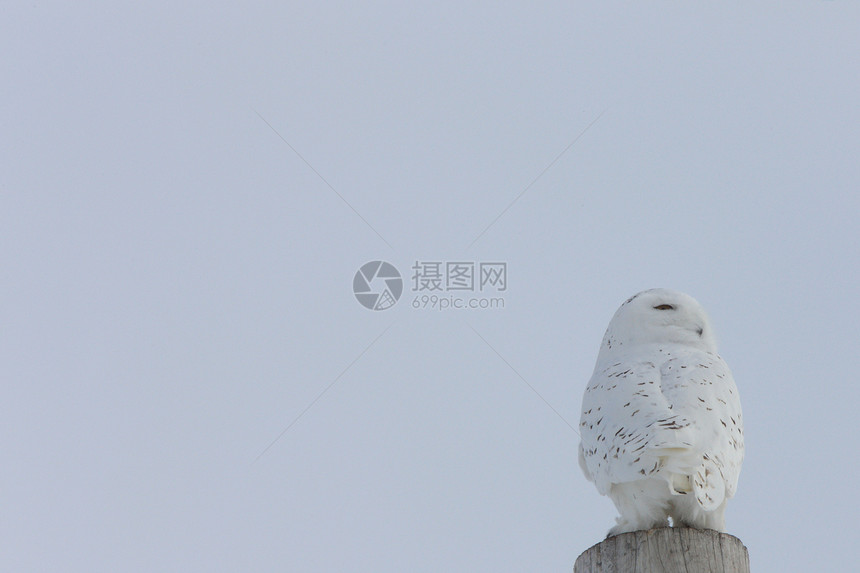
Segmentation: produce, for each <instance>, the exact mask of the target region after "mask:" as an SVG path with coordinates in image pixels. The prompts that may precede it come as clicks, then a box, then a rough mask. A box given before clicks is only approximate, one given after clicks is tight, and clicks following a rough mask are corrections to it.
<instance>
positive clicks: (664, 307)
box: [654, 304, 675, 310]
mask: <svg viewBox="0 0 860 573" xmlns="http://www.w3.org/2000/svg"><path fill="white" fill-rule="evenodd" d="M654 308H655V309H657V310H675V307H674V306H672V305H671V304H658V305H657V306H655V307H654Z"/></svg>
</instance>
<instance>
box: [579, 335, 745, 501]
mask: <svg viewBox="0 0 860 573" xmlns="http://www.w3.org/2000/svg"><path fill="white" fill-rule="evenodd" d="M648 358H650V359H649V360H643V359H636V357H635V356H627V357H625V359H624V360H621V361H619V362H616V363H612V364H608V365H599V366H598V368H597V369H595V372H594V375H593V376H592V378H591V381H590V382H589V384H588V388H587V389H586V391H585V396H584V398H583V412H582V418H581V421H580V433H581V437H582V442H581V443H580V452H579V456H580V465H581V466H582V468H583V471H584V473H585V475H586V477H588V478H589V479H590V480H592V481H594V482H595V485H596V486H597V489H598V491H599V492H600V493H603V494H605V493H607V492H608V491H609V488H610V487H611V485H612V484H613V483H625V482H631V481H637V480H640V479H643V478H645V477H650V476H662V477H664V478H665V479H666V480H667V482H668V486H669V488H670V491H673V492H675V493H679V494H680V493H687V492H688V491H690V490H695V491H696V495H697V498H699V497H700V498H701V499H700V503H702V505H703V506H705V507H707V506H711V505H713V507H716V506H717V505H719V503H721V502H722V499H723V495H728V496H731V495H732V494H733V493H734V488H735V485H736V484H737V476H738V473H739V471H740V462H741V461H742V460H743V441H742V440H743V436H742V431H739V432H738V431H735V432H726V431H725V430H727V429H729V427H730V426H731V425H732V424H734V425H735V427H736V428H737V429H740V424H741V420H740V402H739V401H738V400H737V390H736V389H735V388H734V382H733V381H732V379H731V373H730V372H729V371H728V367H726V366H725V363H724V362H723V361H722V360H721V359H720V358H719V357H718V356H716V355H713V354H709V353H705V352H701V351H687V350H682V351H681V352H678V353H673V352H669V351H661V352H659V353H658V358H657V359H656V360H655V359H654V358H655V357H654V355H653V353H649V354H648ZM723 402H725V404H723ZM724 418H728V419H724ZM732 419H734V420H735V422H732ZM722 422H726V426H725V427H723V424H722ZM717 425H719V428H718V427H717ZM721 428H722V431H721V430H720V429H721ZM733 440H734V443H733ZM738 443H739V444H740V450H739V452H740V453H739V455H738V448H737V447H736V446H737V444H738ZM723 486H724V487H723Z"/></svg>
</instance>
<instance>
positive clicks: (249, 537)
mask: <svg viewBox="0 0 860 573" xmlns="http://www.w3.org/2000/svg"><path fill="white" fill-rule="evenodd" d="M3 12H4V17H3V18H2V20H0V66H2V68H0V72H2V77H3V81H2V84H0V85H2V92H0V94H2V95H0V97H2V102H3V105H2V107H0V260H2V265H3V272H2V280H0V365H2V366H0V376H2V379H3V388H4V390H5V392H4V395H3V399H2V400H0V424H2V428H3V431H2V434H3V439H2V440H0V448H2V449H0V459H2V460H3V471H2V472H0V508H2V517H0V569H2V570H8V571H88V572H90V571H105V572H107V571H283V570H291V571H380V572H381V571H391V572H396V571H440V570H448V571H570V570H571V568H572V566H573V563H574V560H575V559H576V557H577V555H579V553H581V552H582V551H583V550H585V549H586V548H588V547H589V546H590V545H592V544H594V543H596V542H598V541H600V540H601V539H602V538H603V536H604V534H605V532H606V530H607V529H608V528H609V527H610V526H611V525H612V524H613V517H614V515H615V512H614V508H613V507H612V505H611V503H610V501H609V500H608V499H606V498H601V497H600V496H599V495H598V494H597V492H596V489H595V488H594V486H593V485H592V484H591V483H589V482H587V481H586V480H585V478H584V477H583V476H582V473H581V471H580V469H579V467H578V466H577V460H576V447H577V444H578V440H579V438H578V436H577V435H576V434H575V433H574V431H573V430H572V429H571V428H570V427H568V425H567V424H566V422H565V420H566V421H567V422H569V423H570V424H571V425H573V426H574V427H575V426H576V423H577V421H578V419H579V406H580V401H581V397H582V391H583V389H584V387H585V384H586V382H587V380H588V378H589V377H590V375H591V370H592V368H593V366H594V360H595V358H596V355H597V349H598V345H599V343H600V339H601V337H602V336H603V332H604V329H605V328H606V325H607V323H608V321H609V319H610V317H611V316H612V314H613V313H614V312H615V310H616V308H617V307H618V305H619V304H620V303H621V302H622V301H623V300H624V299H626V298H627V297H628V296H630V295H632V294H634V293H636V292H638V291H640V290H642V289H645V288H650V287H657V286H660V287H669V288H674V289H678V290H682V291H685V292H688V293H690V294H691V295H693V296H694V297H696V298H697V299H698V300H699V301H700V302H701V303H702V304H703V305H704V306H705V308H706V309H707V310H708V311H709V313H710V315H711V319H712V322H713V324H714V327H715V329H716V332H717V335H718V337H719V339H720V341H721V353H722V355H723V356H724V358H725V359H726V360H727V362H728V363H729V365H730V366H731V367H732V369H733V370H734V374H735V379H736V381H737V384H738V387H739V390H740V392H741V397H742V400H743V406H744V415H745V421H746V439H747V458H746V461H745V464H744V468H743V471H742V473H741V479H740V485H739V491H738V495H737V496H736V498H735V499H734V500H732V502H731V503H730V505H729V509H728V513H727V524H728V529H729V531H730V532H731V533H733V534H735V535H737V536H738V537H740V538H741V539H742V540H743V541H744V543H745V544H746V545H747V546H748V547H749V549H750V554H751V559H752V565H753V570H754V571H757V572H758V573H765V572H777V571H786V570H813V569H818V570H830V571H838V570H847V568H848V567H849V564H851V563H856V562H857V561H858V560H860V548H858V545H857V543H856V541H855V538H856V524H855V517H854V513H855V509H856V508H857V507H858V505H860V494H858V493H856V492H855V488H854V487H853V479H854V476H855V475H856V473H857V471H858V466H857V463H856V461H855V450H856V440H857V437H858V430H857V416H856V405H857V403H858V399H860V390H858V385H857V383H856V379H857V372H858V369H860V359H858V353H857V351H856V347H857V343H858V338H860V337H858V326H857V324H858V314H860V313H858V310H860V303H858V297H857V286H856V280H857V277H858V271H860V259H858V247H857V245H858V242H860V231H858V224H857V216H858V213H860V198H858V194H857V188H858V183H860V162H858V151H860V106H858V104H857V102H860V61H858V58H860V35H858V33H857V31H858V30H860V5H858V4H857V3H855V2H849V1H835V2H814V1H808V2H767V3H765V2H755V3H749V2H721V3H714V2H709V3H705V4H702V3H687V4H680V3H677V2H650V3H642V2H601V3H587V4H586V3H570V2H555V3H549V4H545V5H543V6H528V7H526V6H513V7H512V6H500V5H499V4H498V3H495V2H493V3H490V2H482V3H473V4H470V5H468V6H464V5H462V3H459V2H443V3H439V2H435V3H409V4H408V5H403V3H397V2H387V3H386V2H373V3H362V4H360V5H356V4H351V3H342V4H341V3H333V2H322V3H317V4H316V5H314V4H309V3H288V4H286V5H283V6H275V5H273V3H257V2H252V3H244V4H242V5H241V6H238V5H236V6H233V5H228V4H225V3H220V2H216V3H212V2H195V3H187V2H186V3H180V4H178V5H177V4H176V3H165V2H148V3H146V4H145V5H140V6H136V7H130V6H126V5H118V4H116V3H108V2H102V3H96V2H85V3H60V2H36V3H34V2H26V3H25V2H11V3H8V2H7V3H6V5H4V8H3ZM601 114H602V115H601ZM597 118H599V119H597ZM595 119H597V121H595ZM589 125H591V127H590V128H588V129H587V130H586V128H587V127H588V126H589ZM583 130H586V131H585V133H584V134H583V133H582V132H583ZM276 132H277V133H276ZM580 134H582V136H581V137H580V138H579V139H578V140H577V141H576V143H575V144H574V145H572V146H570V148H569V149H567V151H566V152H565V153H563V154H562V155H561V156H559V154H560V153H561V152H562V151H563V150H565V149H566V148H567V147H568V146H569V145H570V144H571V143H572V142H574V140H575V139H576V138H577V137H578V136H579V135H580ZM281 138H283V141H282V139H281ZM285 142H286V143H285ZM291 147H292V149H291ZM299 154H300V156H301V158H300V156H299ZM302 158H304V160H303V159H302ZM556 159H557V160H556ZM548 166H550V167H549V169H547V167H548ZM545 169H546V171H545V172H544V170H545ZM542 173H543V175H542V176H541V174H542ZM539 176H540V177H539ZM536 178H537V180H536ZM524 190H525V192H524V193H523V191H524ZM339 195H340V196H339ZM515 200H516V201H515ZM512 202H513V204H512ZM508 207H509V208H508ZM506 208H507V210H505V209H506ZM503 212H504V213H503ZM500 213H503V214H502V216H501V217H499V215H500ZM362 219H364V220H362ZM491 223H492V225H491ZM488 225H490V226H489V228H487V226H488ZM484 229H486V232H484V233H483V234H481V233H482V231H483V230H484ZM479 235H480V237H479ZM476 237H479V238H478V239H477V241H475V239H476ZM473 241H474V244H472V243H473ZM470 245H471V246H470ZM373 260H384V261H387V262H389V263H391V264H392V265H393V266H395V267H396V268H397V269H399V271H400V273H401V274H402V275H403V278H404V292H403V295H402V297H401V299H400V300H399V301H398V303H397V304H396V305H395V306H393V307H392V308H390V309H388V310H384V311H371V310H368V309H366V308H364V307H363V306H362V305H360V304H359V303H358V301H357V300H356V299H355V297H354V296H353V293H352V287H353V277H354V274H355V272H356V271H357V270H358V268H359V267H360V266H361V265H363V264H364V263H366V262H368V261H373ZM416 261H424V262H428V261H436V262H458V261H459V262H474V263H476V264H480V263H482V262H483V263H488V262H505V263H506V264H507V278H508V283H507V289H506V290H505V291H504V292H503V293H499V294H501V296H502V298H503V299H504V308H503V309H487V310H446V311H438V310H435V311H434V310H427V309H415V308H413V303H414V302H416V298H415V297H416V296H418V295H420V294H422V293H417V292H414V291H413V290H412V281H411V276H412V272H413V271H412V270H411V267H412V266H413V265H414V264H415V262H416ZM448 294H449V295H450V293H448ZM418 302H419V304H420V299H419V300H418ZM374 341H375V342H374ZM368 347H369V348H368ZM530 386H531V388H530ZM326 388H328V390H327V391H326V392H325V393H324V394H323V395H322V397H321V398H319V399H318V400H317V401H316V402H315V403H314V402H313V401H314V400H315V399H316V398H317V397H318V396H319V395H320V393H321V392H323V390H325V389H326ZM311 403H313V406H312V407H311V408H310V409H307V410H306V411H305V409H306V408H307V407H308V405H309V404H311ZM553 409H554V410H555V411H556V412H557V413H558V415H556V413H555V412H554V411H553ZM303 411H304V415H303V416H302V417H301V418H300V419H299V420H298V421H297V422H296V423H295V424H293V425H292V426H291V427H289V429H288V431H286V432H284V433H283V435H282V436H281V437H280V439H278V440H277V441H276V442H275V443H274V445H272V446H271V448H269V449H268V450H267V451H265V454H264V455H262V456H261V457H259V460H257V461H256V462H255V459H256V458H257V457H258V456H259V455H260V453H261V452H263V451H264V450H265V448H266V447H267V446H268V445H269V444H270V443H271V442H272V441H273V440H274V439H275V438H276V437H277V436H278V435H279V434H281V433H282V432H283V431H284V429H285V428H287V427H288V426H289V425H290V424H291V423H292V422H293V421H294V420H295V419H296V417H297V416H299V415H300V414H301V413H302V412H303ZM562 418H563V419H562Z"/></svg>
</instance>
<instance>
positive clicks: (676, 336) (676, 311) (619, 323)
mask: <svg viewBox="0 0 860 573" xmlns="http://www.w3.org/2000/svg"><path fill="white" fill-rule="evenodd" d="M661 343H662V344H678V345H683V346H691V347H694V348H698V349H699V350H704V351H706V352H714V353H716V351H717V343H716V340H715V339H714V334H713V331H712V330H711V324H710V321H709V320H708V315H707V314H706V313H705V309H703V308H702V306H701V305H700V304H699V303H698V302H697V301H696V299H694V298H693V297H691V296H690V295H688V294H684V293H682V292H678V291H674V290H669V289H664V288H655V289H651V290H646V291H642V292H640V293H639V294H637V295H634V296H632V297H630V298H629V299H627V301H625V302H624V304H622V305H621V307H620V308H619V309H618V310H617V311H616V312H615V316H613V317H612V320H611V321H610V322H609V328H607V329H606V335H605V336H604V337H603V343H602V345H601V347H600V355H601V357H602V356H607V355H611V354H617V353H623V352H625V351H627V350H629V349H631V348H632V347H635V346H639V345H643V344H661Z"/></svg>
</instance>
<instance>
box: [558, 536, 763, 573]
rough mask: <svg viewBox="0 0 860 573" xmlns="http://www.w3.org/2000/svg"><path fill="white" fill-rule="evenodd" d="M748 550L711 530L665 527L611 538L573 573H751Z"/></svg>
mask: <svg viewBox="0 0 860 573" xmlns="http://www.w3.org/2000/svg"><path fill="white" fill-rule="evenodd" d="M749 570H750V559H749V553H748V552H747V548H746V547H744V544H743V543H741V540H740V539H738V538H737V537H734V536H731V535H729V534H727V533H720V532H719V531H713V530H711V529H691V528H689V527H661V528H659V529H651V530H649V531H634V532H632V533H622V534H621V535H616V536H614V537H610V538H608V539H606V540H604V541H602V542H600V543H598V544H597V545H594V546H592V547H590V548H589V549H587V550H585V551H584V552H583V553H582V555H580V556H579V557H578V558H577V560H576V564H574V566H573V573H682V572H683V573H686V572H687V571H696V572H697V573H699V572H701V573H708V572H713V573H749Z"/></svg>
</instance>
